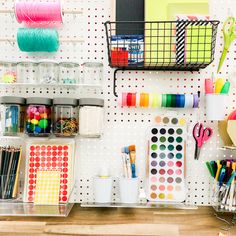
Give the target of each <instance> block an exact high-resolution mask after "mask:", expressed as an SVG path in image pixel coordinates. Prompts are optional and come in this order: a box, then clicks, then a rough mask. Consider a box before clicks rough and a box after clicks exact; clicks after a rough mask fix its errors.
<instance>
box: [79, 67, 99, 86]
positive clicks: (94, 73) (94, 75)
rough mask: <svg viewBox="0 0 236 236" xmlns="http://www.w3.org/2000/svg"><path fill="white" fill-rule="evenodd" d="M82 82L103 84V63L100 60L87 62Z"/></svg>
mask: <svg viewBox="0 0 236 236" xmlns="http://www.w3.org/2000/svg"><path fill="white" fill-rule="evenodd" d="M82 67H83V76H82V78H81V81H80V82H81V84H88V85H96V86H102V82H103V64H102V63H99V62H85V63H84V64H83V65H82Z"/></svg>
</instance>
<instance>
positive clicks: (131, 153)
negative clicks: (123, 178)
mask: <svg viewBox="0 0 236 236" xmlns="http://www.w3.org/2000/svg"><path fill="white" fill-rule="evenodd" d="M129 156H130V162H131V170H132V178H136V166H135V160H136V147H135V145H131V146H129Z"/></svg>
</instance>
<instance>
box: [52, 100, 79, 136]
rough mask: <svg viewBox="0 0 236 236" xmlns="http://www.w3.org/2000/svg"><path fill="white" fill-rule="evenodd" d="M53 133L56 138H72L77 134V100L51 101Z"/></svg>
mask: <svg viewBox="0 0 236 236" xmlns="http://www.w3.org/2000/svg"><path fill="white" fill-rule="evenodd" d="M53 111H54V112H53V114H54V122H53V133H54V134H55V136H58V137H73V136H76V135H77V134H78V130H79V115H78V100H77V99H74V98H55V99H53Z"/></svg>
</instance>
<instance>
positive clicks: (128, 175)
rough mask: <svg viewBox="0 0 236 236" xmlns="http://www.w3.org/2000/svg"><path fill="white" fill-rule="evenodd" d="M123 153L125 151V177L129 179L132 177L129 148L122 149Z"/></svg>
mask: <svg viewBox="0 0 236 236" xmlns="http://www.w3.org/2000/svg"><path fill="white" fill-rule="evenodd" d="M124 151H125V154H126V156H125V159H126V165H127V177H128V178H131V177H132V173H131V162H130V156H129V147H124Z"/></svg>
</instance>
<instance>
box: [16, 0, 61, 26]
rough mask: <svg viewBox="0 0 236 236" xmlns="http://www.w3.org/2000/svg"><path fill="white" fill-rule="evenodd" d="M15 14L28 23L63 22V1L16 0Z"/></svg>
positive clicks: (18, 18) (19, 19)
mask: <svg viewBox="0 0 236 236" xmlns="http://www.w3.org/2000/svg"><path fill="white" fill-rule="evenodd" d="M15 16H16V19H17V21H18V22H19V23H22V22H24V23H26V24H28V25H31V24H32V25H34V26H35V24H38V25H40V26H42V25H48V24H50V23H54V24H55V23H57V24H58V23H59V24H62V8H61V2H60V1H57V2H16V3H15Z"/></svg>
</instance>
